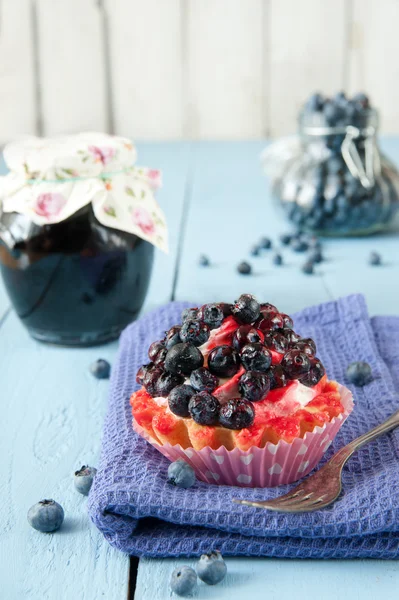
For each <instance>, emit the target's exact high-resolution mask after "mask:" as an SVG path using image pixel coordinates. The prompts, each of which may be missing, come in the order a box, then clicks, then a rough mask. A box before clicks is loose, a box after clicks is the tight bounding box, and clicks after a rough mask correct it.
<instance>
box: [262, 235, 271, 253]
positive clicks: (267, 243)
mask: <svg viewBox="0 0 399 600" xmlns="http://www.w3.org/2000/svg"><path fill="white" fill-rule="evenodd" d="M259 246H260V248H263V249H264V250H269V249H270V248H271V247H272V241H271V239H269V238H267V237H263V238H261V239H260V240H259Z"/></svg>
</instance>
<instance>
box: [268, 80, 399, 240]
mask: <svg viewBox="0 0 399 600" xmlns="http://www.w3.org/2000/svg"><path fill="white" fill-rule="evenodd" d="M377 132H378V113H377V111H376V110H375V109H374V108H373V107H372V106H371V105H370V102H369V99H368V97H367V96H366V95H365V94H357V95H355V96H354V97H353V98H351V99H348V98H347V97H346V96H345V94H344V93H343V92H340V93H338V94H336V95H335V96H334V97H333V98H325V97H323V96H321V95H320V94H313V95H312V96H311V97H310V98H309V99H308V101H307V102H306V104H305V106H304V107H303V109H302V111H301V113H300V115H299V137H298V138H296V140H295V142H293V141H292V140H291V141H290V142H288V151H287V148H285V150H284V152H283V153H281V149H282V148H283V146H282V145H281V142H277V145H278V144H280V146H279V151H278V152H279V153H280V156H281V157H282V160H280V165H279V169H277V170H275V171H274V174H273V175H274V176H273V191H274V194H275V195H276V196H277V198H278V199H279V200H280V202H281V204H282V206H283V207H284V209H285V211H286V213H287V215H288V217H289V219H290V220H291V221H292V222H293V223H295V225H297V226H299V227H300V228H302V229H308V230H311V231H314V232H316V233H319V234H321V235H362V234H369V233H373V232H375V231H378V230H381V229H385V228H386V227H387V226H388V225H390V224H391V223H392V220H393V217H394V215H395V214H396V213H397V210H398V207H399V173H398V171H397V169H396V168H395V167H394V165H392V163H391V162H390V161H389V160H388V159H387V158H386V157H385V156H384V155H382V154H381V152H380V150H379V147H378V143H377ZM272 153H273V151H270V150H267V151H266V154H267V155H266V156H265V161H266V162H267V160H268V158H269V157H270V156H271V155H272ZM274 161H275V163H276V157H275V156H274Z"/></svg>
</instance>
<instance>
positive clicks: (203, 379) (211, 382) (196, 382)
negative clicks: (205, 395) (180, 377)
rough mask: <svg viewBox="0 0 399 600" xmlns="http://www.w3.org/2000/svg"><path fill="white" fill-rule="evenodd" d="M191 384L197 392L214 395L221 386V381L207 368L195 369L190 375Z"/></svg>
mask: <svg viewBox="0 0 399 600" xmlns="http://www.w3.org/2000/svg"><path fill="white" fill-rule="evenodd" d="M190 384H191V385H192V387H193V388H194V389H195V390H196V391H197V392H209V393H212V392H213V390H214V389H216V388H217V386H218V385H219V379H218V378H217V377H216V375H213V374H212V373H211V372H210V371H208V369H205V367H201V368H200V369H195V371H193V372H192V373H191V375H190Z"/></svg>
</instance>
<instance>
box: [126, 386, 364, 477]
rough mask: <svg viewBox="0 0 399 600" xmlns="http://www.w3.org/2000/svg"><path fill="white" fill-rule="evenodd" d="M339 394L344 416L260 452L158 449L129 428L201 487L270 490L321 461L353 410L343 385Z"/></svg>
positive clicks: (160, 447) (254, 449) (137, 426)
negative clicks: (185, 467) (185, 466)
mask: <svg viewBox="0 0 399 600" xmlns="http://www.w3.org/2000/svg"><path fill="white" fill-rule="evenodd" d="M339 392H340V394H341V403H342V405H343V407H344V412H343V413H342V414H340V415H338V417H334V418H333V419H332V420H331V421H330V422H329V423H325V424H324V425H323V427H315V428H314V429H313V431H311V432H307V433H306V434H305V436H304V437H303V438H297V439H295V440H294V441H293V442H291V443H288V442H286V441H284V440H280V441H279V442H278V444H272V443H270V442H268V443H267V444H266V445H265V446H264V448H257V447H253V448H251V449H250V450H247V451H243V450H240V449H239V448H234V450H227V449H226V448H225V447H224V446H220V448H218V449H217V450H213V449H212V448H209V447H206V448H202V450H194V448H182V447H181V446H180V444H178V445H176V446H172V445H171V444H163V445H160V444H159V443H157V442H156V441H155V440H154V439H152V438H151V437H150V436H149V435H148V434H147V433H146V432H145V431H144V429H142V428H141V427H140V426H139V425H138V424H137V423H136V422H135V421H133V427H134V429H135V431H136V432H137V433H138V434H139V435H141V436H142V437H144V438H145V439H146V440H147V441H148V442H149V443H150V444H151V445H152V446H154V448H156V449H157V450H159V452H161V454H163V455H164V456H166V458H168V459H169V460H170V461H175V460H178V459H179V458H180V459H183V460H185V461H186V462H188V463H189V464H190V465H191V466H192V467H193V469H194V471H195V474H196V476H197V478H198V479H200V480H201V481H204V482H205V483H210V484H216V485H234V486H238V487H274V486H276V485H283V484H285V483H293V482H294V481H298V479H301V478H302V477H304V476H305V475H307V474H308V473H310V471H312V470H313V469H314V468H315V467H316V465H318V463H319V462H320V460H321V459H322V458H323V455H324V453H325V452H326V450H327V449H328V448H329V447H330V445H331V443H332V441H333V439H334V438H335V436H336V435H337V433H338V431H339V429H340V427H341V426H342V425H343V424H344V422H345V421H346V419H347V418H348V416H349V415H350V413H351V412H352V410H353V396H352V392H351V391H350V390H348V389H347V388H346V387H344V386H343V385H339Z"/></svg>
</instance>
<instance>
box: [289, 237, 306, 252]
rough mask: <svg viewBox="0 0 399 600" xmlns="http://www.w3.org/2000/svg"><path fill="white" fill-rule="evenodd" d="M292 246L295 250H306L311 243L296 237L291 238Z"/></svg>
mask: <svg viewBox="0 0 399 600" xmlns="http://www.w3.org/2000/svg"><path fill="white" fill-rule="evenodd" d="M290 247H291V249H292V250H294V252H306V250H307V249H308V248H309V245H308V243H307V242H305V241H304V240H301V239H300V238H297V237H294V238H293V239H292V240H291V244H290Z"/></svg>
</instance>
